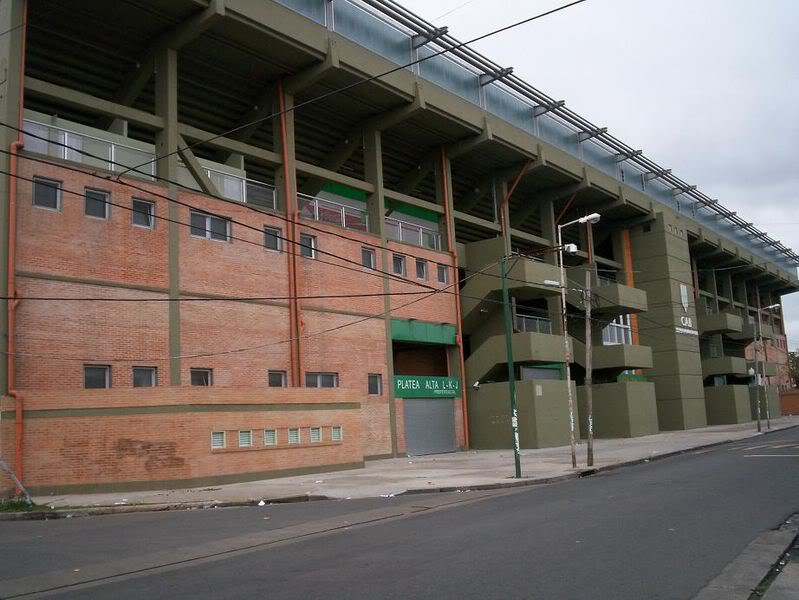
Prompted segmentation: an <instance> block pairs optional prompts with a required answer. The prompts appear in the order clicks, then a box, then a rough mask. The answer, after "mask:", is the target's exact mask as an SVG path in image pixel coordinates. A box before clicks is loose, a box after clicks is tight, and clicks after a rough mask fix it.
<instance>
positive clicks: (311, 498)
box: [0, 424, 799, 521]
mask: <svg viewBox="0 0 799 600" xmlns="http://www.w3.org/2000/svg"><path fill="white" fill-rule="evenodd" d="M797 427H799V424H796V425H788V426H786V427H781V428H780V429H772V430H769V431H763V432H761V433H760V435H759V436H758V435H752V436H749V437H746V438H739V439H734V440H721V441H718V442H711V443H709V444H702V445H699V446H692V447H691V448H683V449H682V450H673V451H671V452H665V453H663V454H656V455H653V456H650V457H647V458H635V459H632V460H629V461H625V462H620V463H615V464H612V465H605V466H602V467H592V468H583V469H579V470H577V471H575V472H573V473H567V474H565V475H557V476H554V477H541V478H537V479H522V480H515V481H508V482H500V483H482V484H477V485H468V486H446V487H434V488H416V489H408V490H405V491H402V492H399V493H397V494H394V495H395V496H413V495H421V494H438V493H450V492H464V491H488V490H502V489H513V488H522V487H530V486H534V485H547V484H552V483H562V482H564V481H571V480H574V479H582V478H583V477H590V476H592V475H598V474H600V473H606V472H608V471H613V470H615V469H620V468H623V467H632V466H635V465H641V464H645V463H650V462H654V461H657V460H662V459H664V458H671V457H674V456H680V455H682V454H688V453H689V452H696V451H697V450H705V449H707V448H713V447H716V446H721V445H723V444H729V443H732V442H740V441H742V440H747V439H752V438H754V437H760V436H765V435H770V434H773V433H778V432H781V431H787V430H789V429H796V428H797ZM337 499H339V498H333V497H329V496H322V495H310V494H309V495H297V496H284V497H278V498H258V499H252V498H250V499H247V500H219V501H196V502H171V503H163V504H130V505H125V506H97V507H76V508H74V509H68V508H59V509H55V510H49V511H30V512H25V511H22V512H8V513H0V521H41V520H49V519H71V518H79V517H95V516H102V515H118V514H132V513H140V512H166V511H174V510H201V509H211V508H237V507H245V506H258V504H259V503H260V502H264V503H266V504H290V503H296V502H315V501H319V500H337Z"/></svg>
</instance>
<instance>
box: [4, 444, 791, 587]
mask: <svg viewBox="0 0 799 600" xmlns="http://www.w3.org/2000/svg"><path fill="white" fill-rule="evenodd" d="M798 511H799V429H791V430H787V431H784V432H779V433H775V434H772V435H769V436H766V437H762V438H755V439H750V440H744V441H740V442H735V443H732V444H729V445H725V446H719V447H716V448H714V449H710V450H704V451H697V452H694V453H690V454H686V455H683V456H679V457H674V458H668V459H664V460H660V461H656V462H653V463H649V464H644V465H640V466H635V467H628V468H623V469H618V470H615V471H610V472H608V473H604V474H598V475H595V476H592V477H589V478H584V479H581V480H576V481H571V482H566V483H561V484H556V485H550V486H542V487H531V488H524V489H523V490H521V491H519V490H516V491H513V492H507V491H505V492H499V493H497V492H490V493H487V492H482V493H462V494H446V495H443V494H442V495H424V496H406V497H398V498H386V499H382V498H381V499H374V500H358V501H353V500H351V501H339V502H312V503H303V504H294V505H276V506H266V507H263V508H247V509H224V510H223V509H217V510H205V511H184V512H179V513H147V514H135V515H119V516H108V517H93V518H81V519H69V520H59V521H47V522H4V523H0V539H2V540H3V542H4V543H3V544H2V545H0V597H2V598H4V599H7V598H12V597H32V596H31V595H29V593H31V592H34V591H36V590H40V591H41V590H50V592H49V593H47V596H48V597H51V596H52V597H58V598H114V600H122V599H126V598H136V599H138V598H252V597H259V598H269V599H270V600H271V599H273V598H302V599H314V598H320V599H321V598H324V599H326V600H329V599H331V598H336V599H338V598H380V599H383V598H402V599H408V598H436V599H442V598H503V599H508V598H547V599H553V598H556V599H571V598H575V599H577V598H580V599H582V598H600V599H605V598H607V599H613V600H623V599H635V600H640V599H667V598H669V599H671V598H674V599H681V600H682V599H690V598H692V597H693V596H694V595H695V594H696V593H698V592H699V590H701V588H702V587H704V586H705V585H706V584H707V583H708V581H710V580H711V579H713V578H714V577H715V576H716V575H717V574H718V573H719V572H720V571H721V570H722V569H723V568H724V566H725V565H727V563H729V562H730V561H732V560H733V559H734V558H735V557H736V556H737V555H738V554H739V553H740V552H741V551H742V550H743V549H744V547H745V546H746V545H747V544H748V543H749V542H750V541H752V540H753V539H754V538H755V537H757V536H758V535H759V534H761V533H762V532H764V531H766V530H768V529H771V528H775V527H777V526H778V525H779V524H780V523H781V522H782V521H783V520H784V519H785V518H786V517H788V516H789V515H791V514H792V513H795V512H798Z"/></svg>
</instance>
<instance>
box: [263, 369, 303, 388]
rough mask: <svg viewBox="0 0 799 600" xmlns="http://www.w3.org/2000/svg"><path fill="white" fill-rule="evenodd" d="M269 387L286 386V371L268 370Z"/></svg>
mask: <svg viewBox="0 0 799 600" xmlns="http://www.w3.org/2000/svg"><path fill="white" fill-rule="evenodd" d="M306 378H307V375H306ZM269 387H286V372H285V371H269Z"/></svg>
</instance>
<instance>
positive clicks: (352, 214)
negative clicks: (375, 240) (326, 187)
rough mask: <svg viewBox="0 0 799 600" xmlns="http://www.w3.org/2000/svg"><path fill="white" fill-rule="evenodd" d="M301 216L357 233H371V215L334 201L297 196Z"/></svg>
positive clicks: (302, 195)
mask: <svg viewBox="0 0 799 600" xmlns="http://www.w3.org/2000/svg"><path fill="white" fill-rule="evenodd" d="M297 200H298V202H299V208H300V216H301V217H305V218H306V219H313V220H314V221H319V222H320V223H328V224H330V225H336V226H338V227H344V228H345V229H354V230H355V231H369V215H367V214H366V211H364V210H358V209H357V208H352V207H351V206H345V205H343V204H339V203H338V202H333V201H332V200H325V199H324V198H314V197H312V196H306V195H305V194H297Z"/></svg>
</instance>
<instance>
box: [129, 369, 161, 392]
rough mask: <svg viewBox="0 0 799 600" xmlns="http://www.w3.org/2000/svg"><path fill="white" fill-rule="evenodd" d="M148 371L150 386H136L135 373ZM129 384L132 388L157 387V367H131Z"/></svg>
mask: <svg viewBox="0 0 799 600" xmlns="http://www.w3.org/2000/svg"><path fill="white" fill-rule="evenodd" d="M137 370H138V371H144V370H147V371H150V382H151V383H150V385H136V383H135V382H136V371H137ZM130 376H131V377H130V383H131V385H132V386H133V387H144V388H146V387H158V367H142V366H136V367H131V370H130Z"/></svg>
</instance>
